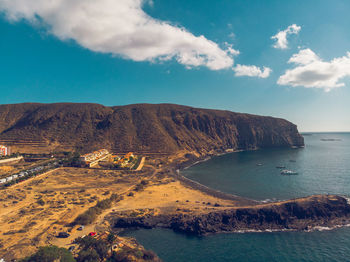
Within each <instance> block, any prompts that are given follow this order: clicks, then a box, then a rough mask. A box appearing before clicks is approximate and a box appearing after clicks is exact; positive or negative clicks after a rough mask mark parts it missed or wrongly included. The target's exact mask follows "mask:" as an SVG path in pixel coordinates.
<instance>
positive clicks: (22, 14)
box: [0, 0, 238, 70]
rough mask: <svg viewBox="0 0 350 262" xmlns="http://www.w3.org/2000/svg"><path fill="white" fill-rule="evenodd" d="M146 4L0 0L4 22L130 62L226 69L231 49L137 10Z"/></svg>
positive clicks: (143, 0) (140, 1) (131, 0)
mask: <svg viewBox="0 0 350 262" xmlns="http://www.w3.org/2000/svg"><path fill="white" fill-rule="evenodd" d="M146 3H148V4H151V5H152V3H153V1H151V0H148V1H146V0H98V1H96V0H74V1H72V0H30V1H28V0H0V11H2V12H5V14H6V17H7V19H9V20H11V21H18V20H21V19H25V20H27V21H30V22H31V23H36V24H40V25H45V26H46V27H47V28H48V30H49V31H50V33H52V34H53V35H55V36H56V37H58V38H59V39H61V40H68V39H73V40H75V41H76V42H77V43H78V44H79V45H81V46H83V47H84V48H87V49H89V50H92V51H95V52H101V53H108V54H112V55H116V56H121V57H123V58H127V59H132V60H134V61H164V60H171V59H175V60H176V61H177V62H178V63H180V64H183V65H185V66H186V67H198V66H206V67H208V68H209V69H211V70H220V69H225V68H231V67H232V66H233V63H234V61H233V58H232V56H233V55H234V54H237V52H238V51H236V50H234V49H233V48H232V47H231V48H229V49H226V50H225V49H222V48H220V47H219V45H218V44H216V43H214V42H213V41H211V40H208V39H207V38H205V37H204V36H202V35H201V36H194V35H193V34H192V33H190V32H188V31H187V30H186V29H184V28H182V27H178V26H174V25H172V24H171V23H169V22H166V21H160V20H157V19H154V18H152V17H150V16H149V15H147V14H146V13H145V12H144V11H143V10H142V5H143V4H146Z"/></svg>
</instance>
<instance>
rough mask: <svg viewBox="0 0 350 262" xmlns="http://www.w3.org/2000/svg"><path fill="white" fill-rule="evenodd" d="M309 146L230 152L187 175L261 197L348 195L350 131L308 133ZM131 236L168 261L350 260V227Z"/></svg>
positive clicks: (161, 231) (155, 232)
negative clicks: (282, 170)
mask: <svg viewBox="0 0 350 262" xmlns="http://www.w3.org/2000/svg"><path fill="white" fill-rule="evenodd" d="M322 139H326V140H327V139H328V141H322ZM329 139H333V140H332V141H329ZM305 144H306V147H305V148H303V149H273V150H272V149H271V150H270V149H269V150H259V151H254V152H239V153H232V154H227V155H223V156H219V157H215V158H212V159H211V160H209V161H206V162H202V163H200V164H197V165H195V166H192V167H190V168H189V169H187V170H185V171H184V172H183V173H184V175H186V176H187V177H189V178H191V179H193V180H196V181H198V182H200V183H202V184H204V185H207V186H209V187H212V188H215V189H218V190H221V191H223V192H228V193H233V194H237V195H241V196H245V197H248V198H252V199H258V200H266V199H279V200H281V199H288V198H294V197H301V196H307V195H311V194H318V193H334V194H341V195H349V194H350V134H340V133H338V134H335V133H333V134H312V135H306V136H305ZM290 160H292V161H293V162H291V161H290ZM257 164H262V165H261V166H260V165H257ZM280 165H283V166H286V168H287V169H291V170H293V171H296V172H298V173H299V175H297V176H282V175H280V170H279V169H277V168H276V166H280ZM127 234H128V235H131V236H134V237H136V239H137V240H139V241H140V242H141V243H142V244H143V245H144V246H145V247H146V248H149V249H152V250H154V251H155V252H156V253H157V254H159V256H160V257H161V258H162V259H163V260H164V261H169V262H170V261H203V262H206V261H238V262H241V261H242V262H243V261H310V262H319V261H339V262H340V261H350V228H340V229H335V230H331V231H321V232H320V231H315V232H309V233H307V232H274V233H244V234H240V233H236V234H218V235H211V236H206V237H201V238H199V237H189V236H186V235H183V234H177V233H174V232H172V231H171V230H164V229H152V230H137V231H130V232H128V233H127Z"/></svg>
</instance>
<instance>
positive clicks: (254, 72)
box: [233, 64, 272, 78]
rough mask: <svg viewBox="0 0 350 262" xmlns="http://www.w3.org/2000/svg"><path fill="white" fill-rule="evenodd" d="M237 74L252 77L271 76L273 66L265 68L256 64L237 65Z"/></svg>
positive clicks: (235, 69) (235, 68)
mask: <svg viewBox="0 0 350 262" xmlns="http://www.w3.org/2000/svg"><path fill="white" fill-rule="evenodd" d="M233 71H235V75H236V76H250V77H259V78H267V77H269V76H270V73H271V72H272V70H271V68H269V67H265V66H264V67H263V69H261V68H259V67H257V66H254V65H240V64H238V65H236V66H235V67H234V68H233Z"/></svg>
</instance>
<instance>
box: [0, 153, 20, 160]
mask: <svg viewBox="0 0 350 262" xmlns="http://www.w3.org/2000/svg"><path fill="white" fill-rule="evenodd" d="M19 156H20V153H18V152H17V153H13V154H11V155H7V156H0V160H2V159H10V158H15V157H19Z"/></svg>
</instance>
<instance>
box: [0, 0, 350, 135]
mask: <svg viewBox="0 0 350 262" xmlns="http://www.w3.org/2000/svg"><path fill="white" fill-rule="evenodd" d="M140 1H141V0H123V1H121V0H120V1H117V0H115V1H114V0H101V1H94V2H95V3H94V6H89V5H86V6H84V4H82V6H79V2H82V0H78V1H76V3H77V4H76V5H75V6H73V5H71V4H68V2H69V1H68V0H55V1H51V2H57V3H59V4H60V7H59V8H58V7H57V6H49V4H47V3H45V1H44V0H32V1H27V0H0V10H1V16H0V34H1V36H0V58H1V63H0V91H1V95H0V103H1V104H7V103H20V102H43V103H50V102H92V103H100V104H104V105H125V104H132V103H176V104H184V105H190V106H194V107H204V108H215V109H225V110H232V111H236V112H247V113H253V114H260V115H271V116H276V117H282V118H286V119H288V120H290V121H292V122H294V123H296V124H297V125H298V127H299V130H301V131H350V117H349V115H350V105H349V98H350V81H349V75H350V62H349V61H350V58H349V56H348V55H347V52H348V51H350V31H349V28H350V20H349V19H348V14H349V13H350V2H349V1H346V0H344V1H341V0H334V1H322V0H309V1H301V0H294V1H274V0H268V1H261V0H240V1H238V0H235V1H233V0H217V1H209V0H208V1H205V0H202V1H200V5H199V1H196V0H176V1H175V0H166V1H165V0H153V1H143V2H142V3H141V2H140ZM28 2H29V4H28ZM65 2H67V4H65ZM85 2H89V1H85ZM121 2H123V3H122V4H120V3H121ZM96 5H97V6H96ZM119 5H123V6H119ZM131 7H132V8H133V9H132V8H131ZM136 7H137V8H136ZM138 7H139V9H138ZM89 8H91V10H93V12H92V11H91V10H90V13H89V16H88V19H89V20H86V17H85V16H84V12H85V11H81V10H88V11H89ZM123 8H124V9H123ZM135 8H136V9H137V10H136V9H135ZM141 8H142V9H141ZM96 10H98V11H99V12H100V13H103V12H105V11H106V10H108V12H110V13H108V15H111V17H112V18H109V16H108V15H103V16H100V15H99V13H98V14H97V13H94V12H97V11H96ZM114 10H122V11H118V12H119V13H118V12H117V11H114ZM135 10H136V11H137V12H136V11H135ZM88 11H86V12H88ZM91 12H92V13H91ZM106 12H107V11H106ZM114 12H116V13H114ZM120 12H123V13H120ZM143 12H144V13H145V14H143ZM134 16H135V17H136V18H135V19H134ZM137 16H140V17H137ZM146 16H147V17H146ZM76 17H82V18H81V19H82V20H74V19H78V18H76ZM113 17H117V18H118V19H114V18H113ZM145 17H146V18H145ZM73 18H74V19H73ZM84 19H85V20H84ZM142 19H143V20H142ZM145 19H146V20H145ZM135 21H139V22H137V23H136V22H135ZM140 21H141V22H140ZM142 21H146V22H145V24H146V25H143V27H142V28H141V29H140V28H138V27H139V24H140V23H143V22H142ZM133 23H135V24H133ZM77 24H78V26H77ZM100 25H103V26H100ZM104 25H106V26H105V27H104ZM291 25H296V26H297V27H300V29H299V30H298V32H297V33H290V34H286V40H287V47H286V48H281V47H280V48H275V47H274V45H276V43H277V42H276V39H271V37H272V36H274V35H276V34H277V33H278V32H281V31H284V30H287V29H288V27H289V26H291ZM95 27H96V28H95ZM72 28H73V29H74V30H72ZM101 28H102V29H103V30H102V29H101ZM95 29H96V30H95ZM101 30H102V31H101ZM120 32H121V33H120ZM200 36H203V37H200ZM101 39H102V40H101ZM125 39H126V40H125ZM130 39H131V40H130ZM124 40H125V41H129V42H126V43H127V44H125V42H123V41H124ZM131 47H132V48H131ZM230 48H231V50H234V51H232V52H229V51H228V50H229V49H230ZM237 51H239V54H238V52H237ZM194 53H195V54H194ZM293 55H294V58H292V59H291V57H293ZM290 59H291V60H292V61H290ZM288 61H290V62H289V63H288ZM293 61H294V62H293ZM239 65H240V66H241V68H239ZM242 66H243V69H242ZM252 66H255V67H254V68H253V67H252ZM264 67H265V69H266V71H265V73H264ZM242 70H243V71H242ZM269 70H271V71H269ZM286 70H290V72H289V73H286ZM240 74H241V75H242V74H243V75H242V76H240ZM248 75H250V76H248ZM293 85H295V86H293Z"/></svg>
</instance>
